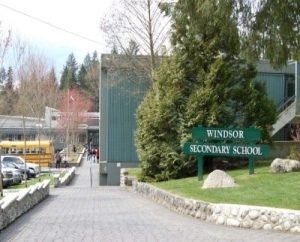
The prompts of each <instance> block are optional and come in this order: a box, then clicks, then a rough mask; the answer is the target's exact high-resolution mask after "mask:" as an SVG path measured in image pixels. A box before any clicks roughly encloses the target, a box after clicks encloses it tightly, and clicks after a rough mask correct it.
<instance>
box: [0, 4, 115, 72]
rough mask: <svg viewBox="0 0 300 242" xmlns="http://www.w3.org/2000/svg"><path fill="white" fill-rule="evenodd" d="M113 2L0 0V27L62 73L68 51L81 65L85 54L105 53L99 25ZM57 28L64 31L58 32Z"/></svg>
mask: <svg viewBox="0 0 300 242" xmlns="http://www.w3.org/2000/svg"><path fill="white" fill-rule="evenodd" d="M112 2H113V0H26V1H25V0H0V21H1V22H2V27H4V28H10V29H11V30H12V32H13V34H14V35H15V36H16V35H17V36H19V37H20V38H21V39H23V40H26V41H27V42H29V43H30V44H31V45H33V46H34V47H36V48H38V49H39V51H42V52H43V53H44V54H45V55H46V56H49V58H50V61H51V62H52V63H53V64H54V66H55V67H56V71H57V72H61V69H62V66H63V65H64V64H65V62H66V59H67V57H68V55H69V54H70V53H71V52H73V53H74V55H75V57H76V60H77V62H78V63H82V61H83V58H84V56H85V55H86V54H87V53H88V52H89V53H92V52H93V51H94V50H97V51H98V53H102V52H106V51H107V50H106V49H105V39H104V36H103V33H101V31H100V29H99V24H100V19H101V17H102V16H104V15H105V13H107V11H109V8H110V7H111V5H112ZM26 15H28V16H26ZM35 19H38V20H40V21H37V20H35ZM42 21H44V23H42ZM51 25H54V26H56V27H58V28H55V27H51ZM60 28H61V29H64V30H66V31H61V30H60ZM68 32H72V33H74V34H70V33H68ZM58 74H59V73H58Z"/></svg>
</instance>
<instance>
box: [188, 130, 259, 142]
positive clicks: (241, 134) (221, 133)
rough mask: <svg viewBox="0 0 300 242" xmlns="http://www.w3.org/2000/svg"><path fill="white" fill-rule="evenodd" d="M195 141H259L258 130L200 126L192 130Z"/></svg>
mask: <svg viewBox="0 0 300 242" xmlns="http://www.w3.org/2000/svg"><path fill="white" fill-rule="evenodd" d="M192 137H193V139H195V140H244V141H247V142H257V141H260V137H261V132H260V130H259V129H256V128H253V127H250V128H246V129H230V128H228V129H225V128H205V127H202V126H198V127H194V128H193V129H192Z"/></svg>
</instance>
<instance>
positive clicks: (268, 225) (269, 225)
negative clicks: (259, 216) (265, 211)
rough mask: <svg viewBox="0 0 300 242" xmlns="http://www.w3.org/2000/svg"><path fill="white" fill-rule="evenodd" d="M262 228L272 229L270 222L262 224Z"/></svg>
mask: <svg viewBox="0 0 300 242" xmlns="http://www.w3.org/2000/svg"><path fill="white" fill-rule="evenodd" d="M263 229H264V230H271V229H272V225H271V224H265V225H264V226H263Z"/></svg>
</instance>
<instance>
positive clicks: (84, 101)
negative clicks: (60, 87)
mask: <svg viewBox="0 0 300 242" xmlns="http://www.w3.org/2000/svg"><path fill="white" fill-rule="evenodd" d="M92 106H93V102H92V101H91V100H90V99H89V98H87V97H86V96H85V95H83V94H82V93H81V92H80V91H79V90H78V89H76V88H74V89H71V90H67V91H66V92H64V95H63V96H62V99H61V100H60V103H59V107H58V108H59V110H60V111H61V116H60V118H59V121H58V127H57V128H58V129H57V131H58V132H59V131H60V132H63V133H64V134H65V135H66V140H67V141H70V142H71V143H72V144H76V140H77V137H78V135H79V131H80V130H79V126H80V124H82V123H84V122H85V121H86V113H87V112H88V111H90V110H91V109H92ZM69 138H71V139H69ZM67 143H68V142H67Z"/></svg>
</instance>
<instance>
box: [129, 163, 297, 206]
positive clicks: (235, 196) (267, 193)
mask: <svg viewBox="0 0 300 242" xmlns="http://www.w3.org/2000/svg"><path fill="white" fill-rule="evenodd" d="M134 173H135V174H138V171H134ZM129 174H130V175H133V173H131V171H130V170H129ZM228 174H229V175H230V176H232V177H233V178H234V179H235V182H236V183H237V184H238V185H239V187H235V188H223V189H201V187H202V184H203V181H198V178H197V177H190V178H184V179H178V180H170V181H166V182H155V183H151V184H152V185H154V186H156V187H159V188H161V189H164V190H167V191H169V192H171V193H174V194H178V195H180V196H183V197H187V198H192V199H197V200H202V201H208V202H213V203H232V204H248V205H258V206H268V207H276V208H288V209H296V210H300V202H299V201H300V172H292V173H282V174H275V173H271V171H270V167H269V166H264V167H257V168H255V174H253V175H249V170H248V169H247V168H244V169H239V170H233V171H228ZM206 177H207V175H205V176H204V179H205V178H206Z"/></svg>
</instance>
